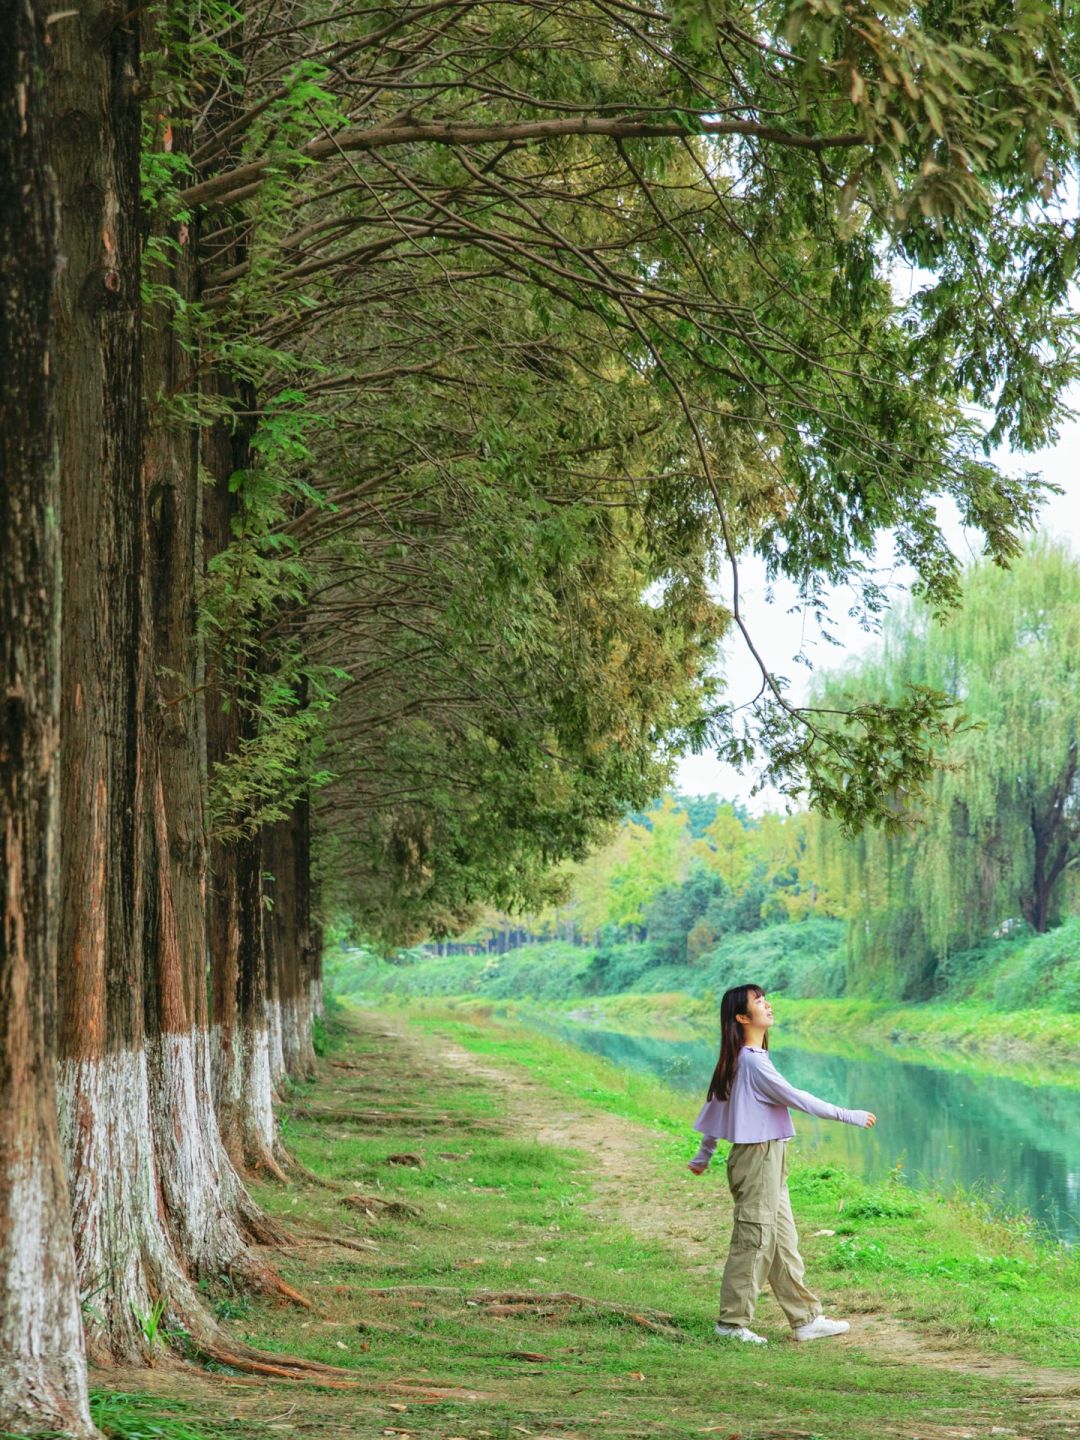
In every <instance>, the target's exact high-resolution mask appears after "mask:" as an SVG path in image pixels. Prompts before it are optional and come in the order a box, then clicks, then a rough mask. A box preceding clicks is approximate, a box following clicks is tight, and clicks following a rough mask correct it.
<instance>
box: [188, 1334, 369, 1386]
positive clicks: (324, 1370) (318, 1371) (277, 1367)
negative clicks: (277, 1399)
mask: <svg viewBox="0 0 1080 1440" xmlns="http://www.w3.org/2000/svg"><path fill="white" fill-rule="evenodd" d="M198 1354H199V1358H200V1359H201V1360H203V1361H206V1360H209V1361H211V1362H212V1363H213V1364H215V1365H227V1366H228V1367H229V1369H230V1370H239V1371H240V1372H241V1373H242V1374H246V1375H265V1376H268V1377H270V1378H272V1379H275V1380H294V1381H300V1382H306V1383H308V1384H311V1383H316V1384H319V1385H325V1386H327V1387H329V1388H330V1389H333V1390H357V1389H360V1388H361V1387H362V1386H366V1384H367V1381H365V1380H363V1379H361V1378H358V1377H357V1376H356V1375H354V1374H353V1373H352V1372H351V1371H347V1370H342V1369H341V1367H340V1366H338V1365H321V1364H319V1363H318V1362H317V1361H315V1360H300V1359H295V1360H293V1359H289V1358H288V1357H286V1356H263V1355H260V1354H259V1353H258V1352H257V1351H254V1350H252V1351H250V1352H249V1351H243V1352H242V1353H237V1352H235V1351H232V1350H226V1349H224V1348H223V1347H221V1346H218V1345H202V1346H200V1347H199V1350H198Z"/></svg>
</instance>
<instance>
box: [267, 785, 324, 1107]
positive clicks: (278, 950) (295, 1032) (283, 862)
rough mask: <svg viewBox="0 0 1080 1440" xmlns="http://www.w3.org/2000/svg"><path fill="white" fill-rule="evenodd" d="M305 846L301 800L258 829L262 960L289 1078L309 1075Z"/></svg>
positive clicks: (306, 812) (309, 977) (305, 825)
mask: <svg viewBox="0 0 1080 1440" xmlns="http://www.w3.org/2000/svg"><path fill="white" fill-rule="evenodd" d="M309 847H310V837H309V807H308V802H307V800H306V798H303V799H301V800H299V801H297V803H296V805H294V807H293V809H292V813H291V814H290V815H289V817H288V819H286V820H280V821H278V823H277V824H276V825H270V826H267V827H266V829H265V830H264V832H263V855H264V868H265V871H266V874H267V876H268V877H270V878H269V879H268V882H267V883H268V885H269V893H270V895H271V897H272V899H273V908H272V909H271V910H270V912H269V914H268V916H267V921H266V934H267V946H266V948H267V958H268V963H269V965H270V967H271V969H272V970H273V971H274V972H275V973H276V975H277V977H278V992H279V994H280V996H281V1034H282V1046H283V1054H284V1061H285V1071H286V1074H287V1075H288V1076H289V1077H290V1078H291V1079H293V1080H310V1079H311V1077H312V1076H313V1075H314V1073H315V1051H314V1049H313V1047H312V1021H313V1018H314V1003H313V1002H314V997H313V985H314V974H313V954H312V939H313V937H312V933H311V915H310V888H309V887H310V876H309V868H308V857H309Z"/></svg>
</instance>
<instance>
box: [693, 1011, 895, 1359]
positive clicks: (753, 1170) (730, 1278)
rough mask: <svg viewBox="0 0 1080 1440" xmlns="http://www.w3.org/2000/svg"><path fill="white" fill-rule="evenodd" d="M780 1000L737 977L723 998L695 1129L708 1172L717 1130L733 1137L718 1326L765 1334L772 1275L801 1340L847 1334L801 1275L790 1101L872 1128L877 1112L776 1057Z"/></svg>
mask: <svg viewBox="0 0 1080 1440" xmlns="http://www.w3.org/2000/svg"><path fill="white" fill-rule="evenodd" d="M772 1023H773V1013H772V1006H771V1005H770V1004H769V1002H768V1000H766V998H765V992H764V990H762V988H761V986H760V985H736V986H735V987H734V989H731V990H728V991H727V993H726V994H725V995H724V998H723V999H722V1000H721V1002H720V1030H721V1039H720V1059H719V1060H718V1061H717V1064H716V1069H715V1070H714V1071H713V1077H712V1081H711V1082H710V1085H709V1093H708V1098H707V1099H706V1102H705V1105H704V1107H703V1108H702V1111H701V1114H700V1115H699V1116H698V1118H697V1120H696V1121H695V1122H694V1129H695V1130H697V1131H698V1132H699V1133H700V1134H701V1135H702V1136H703V1137H704V1138H703V1139H702V1142H701V1149H700V1150H699V1151H698V1153H697V1154H696V1155H695V1156H694V1158H693V1160H691V1161H690V1169H691V1170H692V1171H693V1172H694V1174H695V1175H700V1174H702V1172H703V1171H704V1170H706V1169H707V1168H708V1164H709V1161H710V1160H711V1159H712V1157H713V1152H714V1151H715V1150H716V1142H717V1141H718V1140H730V1141H731V1142H732V1144H731V1152H730V1154H729V1155H728V1160H727V1178H728V1185H729V1186H730V1187H731V1197H732V1199H733V1200H734V1202H735V1224H734V1227H733V1229H732V1232H731V1248H730V1249H729V1251H728V1257H727V1263H726V1264H725V1266H724V1278H723V1281H722V1283H721V1287H720V1319H719V1321H718V1322H717V1326H716V1333H717V1334H718V1335H724V1336H729V1337H731V1338H732V1339H735V1340H746V1341H750V1342H751V1343H753V1344H755V1345H764V1344H765V1343H766V1341H765V1337H764V1336H763V1335H755V1334H754V1332H753V1330H751V1329H750V1325H751V1322H752V1321H753V1318H754V1307H755V1305H756V1304H757V1298H758V1295H759V1294H760V1293H761V1287H762V1285H764V1283H765V1281H766V1280H768V1282H769V1284H770V1285H771V1286H772V1288H773V1294H774V1295H775V1296H776V1298H777V1300H778V1301H779V1302H780V1308H781V1309H782V1310H783V1312H784V1314H785V1315H786V1316H787V1318H788V1321H789V1322H790V1324H791V1328H792V1334H793V1336H794V1338H795V1339H796V1340H820V1339H822V1338H824V1337H825V1336H826V1335H842V1334H843V1333H844V1331H845V1330H846V1329H847V1328H848V1324H847V1321H846V1320H829V1319H827V1318H826V1316H824V1315H823V1314H822V1313H821V1302H820V1301H819V1300H818V1298H817V1296H816V1295H814V1294H813V1293H812V1292H811V1291H809V1290H808V1289H807V1288H806V1286H805V1285H804V1284H803V1271H804V1266H803V1262H802V1257H801V1256H800V1254H799V1238H798V1236H797V1235H796V1233H795V1221H794V1220H793V1219H792V1215H791V1201H790V1200H789V1198H788V1188H787V1168H788V1167H787V1142H788V1141H789V1140H790V1139H791V1138H792V1136H793V1135H794V1134H795V1129H794V1126H793V1125H792V1123H791V1116H790V1115H789V1114H788V1106H789V1105H790V1106H791V1107H792V1108H793V1109H795V1110H803V1111H805V1112H806V1114H807V1115H820V1116H821V1118H822V1119H824V1120H841V1121H843V1122H844V1124H846V1125H861V1126H864V1127H865V1128H867V1129H869V1128H870V1127H871V1126H873V1125H875V1124H876V1123H877V1116H876V1115H872V1114H871V1113H870V1112H869V1111H868V1110H843V1109H841V1108H840V1106H839V1105H830V1104H829V1103H828V1101H827V1100H819V1099H818V1098H817V1097H816V1096H815V1095H810V1094H808V1093H807V1092H806V1091H805V1090H796V1089H795V1087H794V1086H793V1085H789V1084H788V1082H787V1081H786V1080H785V1079H784V1077H783V1076H782V1075H781V1074H780V1073H779V1071H778V1070H777V1069H776V1067H775V1065H773V1063H772V1061H771V1060H770V1059H769V1053H768V1051H769V1030H770V1029H771V1027H772Z"/></svg>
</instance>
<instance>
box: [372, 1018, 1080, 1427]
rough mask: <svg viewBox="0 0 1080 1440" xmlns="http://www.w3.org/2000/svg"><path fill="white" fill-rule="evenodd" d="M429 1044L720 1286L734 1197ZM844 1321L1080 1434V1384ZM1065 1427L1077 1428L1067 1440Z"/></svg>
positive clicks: (615, 1131) (603, 1120)
mask: <svg viewBox="0 0 1080 1440" xmlns="http://www.w3.org/2000/svg"><path fill="white" fill-rule="evenodd" d="M395 1033H396V1034H397V1035H398V1037H399V1038H400V1040H401V1042H402V1043H403V1044H407V1045H415V1044H416V1043H417V1040H418V1037H417V1036H416V1034H415V1032H412V1031H410V1030H409V1029H408V1027H407V1026H406V1025H404V1024H402V1025H401V1027H400V1029H396V1030H395ZM422 1043H423V1042H422ZM430 1043H431V1044H433V1045H435V1046H436V1047H437V1050H436V1054H437V1057H438V1059H439V1060H440V1061H441V1062H442V1063H443V1064H444V1065H446V1066H448V1067H449V1068H451V1069H455V1070H459V1071H463V1072H465V1073H467V1074H468V1075H470V1076H473V1077H476V1078H478V1079H482V1080H483V1081H484V1082H485V1083H486V1084H489V1085H491V1086H492V1087H494V1088H497V1089H498V1090H499V1091H500V1092H501V1093H502V1095H503V1097H504V1103H505V1107H506V1113H507V1114H508V1115H511V1116H513V1117H514V1118H515V1119H516V1120H518V1121H519V1122H520V1123H521V1126H522V1130H523V1132H524V1133H526V1134H529V1135H531V1136H533V1137H535V1139H537V1140H539V1141H541V1142H542V1143H544V1144H548V1145H565V1146H571V1147H573V1148H575V1149H579V1150H582V1151H584V1152H586V1153H587V1154H588V1155H589V1156H590V1157H591V1158H592V1160H593V1161H594V1163H595V1164H596V1166H597V1170H596V1175H595V1178H594V1188H595V1192H596V1196H595V1199H594V1200H593V1201H592V1202H591V1208H592V1210H593V1211H594V1213H595V1214H596V1215H597V1216H598V1218H602V1219H605V1220H609V1221H610V1220H616V1221H619V1222H621V1223H622V1224H624V1225H626V1226H627V1228H628V1229H630V1230H633V1231H634V1232H635V1233H636V1234H638V1235H641V1236H642V1237H645V1238H647V1239H650V1240H656V1241H660V1242H661V1243H663V1244H665V1245H668V1246H670V1247H672V1248H673V1249H675V1250H678V1251H680V1252H681V1253H682V1254H683V1255H684V1256H685V1257H686V1258H687V1259H688V1260H689V1261H690V1262H691V1263H690V1268H691V1270H692V1271H696V1272H698V1273H699V1274H700V1275H701V1276H702V1283H703V1284H705V1285H708V1284H715V1285H716V1286H717V1287H718V1285H719V1264H718V1261H720V1260H722V1257H723V1253H724V1252H723V1246H724V1243H725V1240H726V1234H727V1227H728V1216H727V1213H726V1211H725V1210H724V1209H721V1208H719V1207H718V1200H719V1206H724V1205H725V1204H726V1201H727V1196H726V1194H724V1195H722V1196H719V1197H718V1195H717V1191H716V1187H714V1186H710V1187H709V1189H708V1190H707V1191H704V1190H703V1187H702V1186H701V1184H700V1182H699V1181H697V1180H695V1178H694V1177H693V1176H692V1175H690V1174H689V1173H688V1172H687V1173H686V1174H685V1177H684V1176H683V1175H682V1174H678V1175H676V1176H675V1177H673V1176H672V1175H671V1174H670V1172H668V1171H667V1170H665V1171H664V1172H663V1173H661V1172H660V1171H659V1170H658V1169H657V1167H656V1166H655V1164H654V1163H653V1162H652V1161H651V1160H650V1158H649V1157H650V1152H651V1149H652V1146H651V1143H650V1142H651V1140H652V1138H653V1137H652V1134H651V1132H650V1131H649V1130H648V1128H647V1127H646V1126H643V1125H639V1124H636V1123H634V1122H633V1121H629V1120H623V1119H621V1118H619V1117H618V1116H615V1115H603V1114H597V1113H590V1112H589V1111H587V1110H585V1111H578V1110H576V1109H573V1108H572V1102H567V1107H566V1108H564V1109H560V1110H559V1111H558V1112H555V1113H553V1110H552V1104H551V1098H550V1094H549V1092H547V1091H543V1092H542V1091H541V1090H540V1087H539V1086H536V1085H534V1084H533V1083H532V1082H531V1081H529V1080H526V1079H523V1078H521V1077H519V1076H516V1075H513V1074H511V1073H509V1072H507V1071H504V1070H500V1069H498V1068H496V1067H494V1066H492V1065H489V1064H485V1063H484V1062H483V1061H482V1060H480V1059H478V1058H477V1057H476V1056H475V1055H472V1054H471V1053H470V1052H469V1051H467V1050H465V1049H463V1048H462V1047H461V1046H458V1045H455V1044H452V1043H450V1042H449V1041H447V1040H445V1039H439V1038H434V1039H433V1040H432V1041H431V1042H430ZM689 1139H690V1137H689V1135H688V1140H689ZM760 1303H761V1310H762V1314H763V1316H764V1317H765V1318H766V1319H767V1320H770V1321H772V1320H775V1323H776V1324H783V1323H784V1319H783V1315H782V1313H781V1312H780V1310H779V1308H778V1307H777V1306H776V1303H775V1301H774V1300H773V1298H772V1296H771V1294H769V1293H768V1292H765V1293H764V1294H763V1295H762V1299H761V1302H760ZM845 1318H846V1319H848V1320H849V1321H850V1323H851V1329H850V1331H849V1332H848V1334H847V1335H844V1336H842V1337H838V1338H837V1340H835V1341H830V1342H829V1343H830V1344H836V1345H838V1346H843V1347H846V1348H855V1349H860V1350H863V1351H866V1352H869V1353H871V1354H873V1356H874V1357H875V1360H877V1361H879V1362H880V1363H881V1364H883V1365H916V1366H924V1367H928V1368H931V1369H947V1370H955V1371H961V1372H962V1373H965V1374H970V1375H978V1376H983V1377H986V1378H994V1377H1000V1378H1002V1379H1008V1380H1011V1381H1014V1382H1017V1383H1019V1384H1022V1385H1023V1386H1024V1387H1025V1392H1024V1397H1023V1398H1024V1399H1025V1400H1028V1399H1030V1400H1031V1401H1042V1402H1044V1403H1045V1402H1047V1401H1052V1402H1054V1403H1053V1405H1052V1406H1051V1407H1050V1408H1052V1409H1053V1410H1055V1411H1057V1412H1058V1413H1059V1415H1060V1420H1061V1423H1062V1426H1063V1433H1075V1432H1072V1430H1071V1422H1074V1421H1075V1422H1077V1423H1080V1375H1077V1374H1073V1373H1070V1372H1068V1371H1064V1370H1055V1369H1050V1368H1047V1367H1040V1366H1034V1365H1031V1364H1029V1363H1028V1362H1026V1361H1022V1360H1017V1359H1015V1358H1013V1357H1010V1356H1006V1355H997V1354H992V1353H988V1352H985V1351H980V1350H975V1349H972V1348H970V1347H967V1346H964V1345H962V1344H952V1343H950V1342H949V1339H948V1337H946V1336H942V1335H934V1334H933V1333H932V1332H931V1331H929V1330H926V1329H922V1328H920V1327H918V1326H915V1325H911V1324H908V1323H906V1322H904V1321H902V1320H898V1319H897V1318H895V1317H894V1316H891V1315H888V1314H886V1313H883V1312H881V1311H875V1310H866V1311H863V1312H862V1313H858V1314H856V1313H852V1311H851V1310H850V1308H849V1309H848V1310H846V1311H845ZM1065 1426H1070V1429H1069V1430H1068V1431H1066V1430H1065V1429H1064V1427H1065ZM945 1433H948V1434H949V1435H952V1436H956V1437H957V1440H961V1437H964V1436H968V1435H970V1436H974V1435H975V1434H976V1431H974V1430H970V1431H969V1430H966V1429H964V1427H962V1426H961V1427H947V1429H945V1430H943V1431H942V1434H945ZM999 1433H1000V1434H1002V1435H1008V1434H1011V1435H1016V1434H1017V1433H1018V1432H1016V1431H1006V1430H1000V1431H999Z"/></svg>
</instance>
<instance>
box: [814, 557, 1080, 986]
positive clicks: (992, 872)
mask: <svg viewBox="0 0 1080 1440" xmlns="http://www.w3.org/2000/svg"><path fill="white" fill-rule="evenodd" d="M1078 626H1080V564H1078V562H1077V561H1076V559H1075V558H1074V557H1073V556H1072V555H1071V554H1070V553H1069V552H1068V551H1067V549H1065V548H1064V547H1062V546H1060V545H1052V544H1050V543H1049V542H1045V541H1042V542H1039V543H1036V544H1034V545H1032V546H1031V547H1030V548H1029V549H1028V550H1027V551H1025V552H1024V554H1023V555H1022V556H1020V557H1018V558H1017V559H1016V560H1015V561H1014V562H1013V564H1012V565H1011V566H1010V568H1009V569H1008V570H1007V571H1004V572H1003V571H1001V570H1000V569H998V568H997V567H996V566H993V565H990V564H989V563H985V562H984V563H981V564H977V565H974V566H972V567H971V569H970V570H969V572H968V573H967V575H966V577H965V602H964V604H963V606H962V607H961V608H960V609H959V610H957V611H956V612H955V613H954V614H953V615H952V616H950V617H949V619H948V620H947V621H946V622H944V623H937V622H935V621H934V620H933V619H932V617H931V615H930V613H929V610H928V607H927V606H926V605H924V604H916V605H914V606H913V607H910V608H906V609H902V610H900V611H898V612H897V613H896V614H895V616H894V617H893V618H892V619H891V620H890V623H889V626H888V627H887V630H886V636H885V643H884V646H883V649H882V652H881V654H880V656H879V657H878V658H876V659H873V660H870V661H868V662H865V663H863V664H860V665H859V666H858V667H856V668H855V669H854V670H853V671H852V672H851V673H850V674H849V675H847V676H845V677H843V678H839V679H836V680H834V681H830V682H829V685H828V686H827V687H826V688H825V689H824V691H823V703H830V699H831V697H832V696H833V695H834V694H835V693H837V692H839V691H841V690H843V691H845V692H847V691H849V690H851V689H852V688H857V689H859V690H869V691H881V690H885V691H886V692H887V691H889V690H890V689H891V690H893V691H895V690H899V689H901V688H902V687H904V686H905V685H909V684H912V683H920V684H930V685H933V686H937V687H940V688H941V689H942V690H947V691H950V692H952V693H953V694H955V695H956V696H957V697H958V698H959V701H960V703H961V704H962V705H963V707H964V711H965V713H966V715H967V717H968V723H967V726H966V728H965V729H964V730H963V731H962V733H959V734H958V735H957V737H956V738H955V739H954V742H953V745H952V747H951V749H950V763H949V766H948V768H946V769H944V770H942V771H941V772H940V773H939V774H938V775H937V777H936V779H935V781H934V785H933V790H932V795H931V796H930V797H929V803H928V804H927V805H926V807H925V809H924V811H923V813H921V814H918V815H910V816H909V819H916V820H917V821H918V823H916V824H914V825H911V826H910V827H909V828H908V829H907V830H897V831H895V832H894V833H892V834H883V833H873V832H865V833H863V834H861V835H859V836H856V837H845V836H843V835H834V836H832V837H831V838H830V839H829V841H828V844H829V845H830V846H831V847H832V848H833V850H834V852H836V853H839V854H840V855H841V856H842V857H843V866H844V874H845V881H846V889H847V891H848V894H849V895H850V897H851V899H850V902H849V907H848V915H849V919H850V945H851V950H850V967H849V988H850V989H851V990H852V991H853V992H855V993H861V994H866V995H873V996H876V997H878V998H882V999H886V998H921V997H925V996H926V995H928V994H931V993H933V992H934V991H935V990H936V989H941V988H944V986H946V985H955V984H956V983H957V982H958V980H959V979H960V976H961V974H962V972H963V971H964V970H965V969H967V968H977V962H976V960H975V957H974V955H972V959H971V960H970V961H968V960H965V959H964V958H963V957H964V955H965V954H967V953H969V952H972V951H973V947H976V946H979V945H983V944H985V943H987V942H988V941H989V940H990V939H991V937H993V936H995V935H996V936H998V937H1000V938H1007V937H1008V936H1009V935H1010V933H1014V934H1015V932H1016V931H1017V929H1018V927H1021V926H1023V925H1026V926H1027V928H1028V929H1029V930H1034V931H1036V932H1039V933H1041V932H1044V931H1045V930H1046V929H1047V928H1048V927H1050V926H1052V925H1055V924H1057V923H1059V922H1060V920H1061V919H1062V917H1063V916H1064V914H1066V913H1067V911H1068V910H1069V908H1070V907H1071V905H1072V903H1073V900H1074V898H1075V884H1074V879H1073V877H1074V875H1075V874H1076V862H1077V860H1078V859H1080V822H1078V818H1077V816H1078V803H1080V763H1078V746H1080V738H1078V722H1080V672H1078V670H1077V667H1076V663H1075V658H1076V654H1077V646H1078V639H1080V634H1078ZM895 804H896V806H897V810H898V813H900V812H901V811H902V810H903V808H904V804H905V798H904V796H903V795H902V794H896V796H895ZM1065 943H1066V945H1067V944H1068V942H1065ZM1065 959H1066V957H1065V955H1057V956H1055V954H1054V951H1053V947H1052V946H1050V947H1048V948H1047V950H1046V952H1045V956H1044V962H1043V963H1045V967H1046V969H1047V970H1053V969H1054V968H1055V967H1057V966H1060V965H1062V964H1063V963H1064V962H1065ZM1039 964H1040V961H1038V960H1037V959H1036V958H1035V956H1034V955H1033V957H1032V965H1031V967H1030V968H1028V969H1025V970H1023V971H1022V972H1018V984H1017V986H1016V987H1014V988H1013V990H1012V991H1009V992H1008V993H1010V994H1011V995H1012V996H1013V997H1014V1000H1015V1002H1016V1003H1019V996H1020V993H1021V992H1022V990H1023V988H1024V987H1025V986H1028V987H1030V986H1032V985H1033V983H1037V975H1038V968H1039ZM1070 985H1071V982H1065V983H1064V985H1063V997H1064V998H1066V1003H1070V1004H1071V1003H1073V998H1072V997H1075V990H1074V989H1073V988H1070ZM1001 993H1002V995H1003V996H1004V995H1005V993H1007V987H1006V988H1003V990H1002V992H1001Z"/></svg>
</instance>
